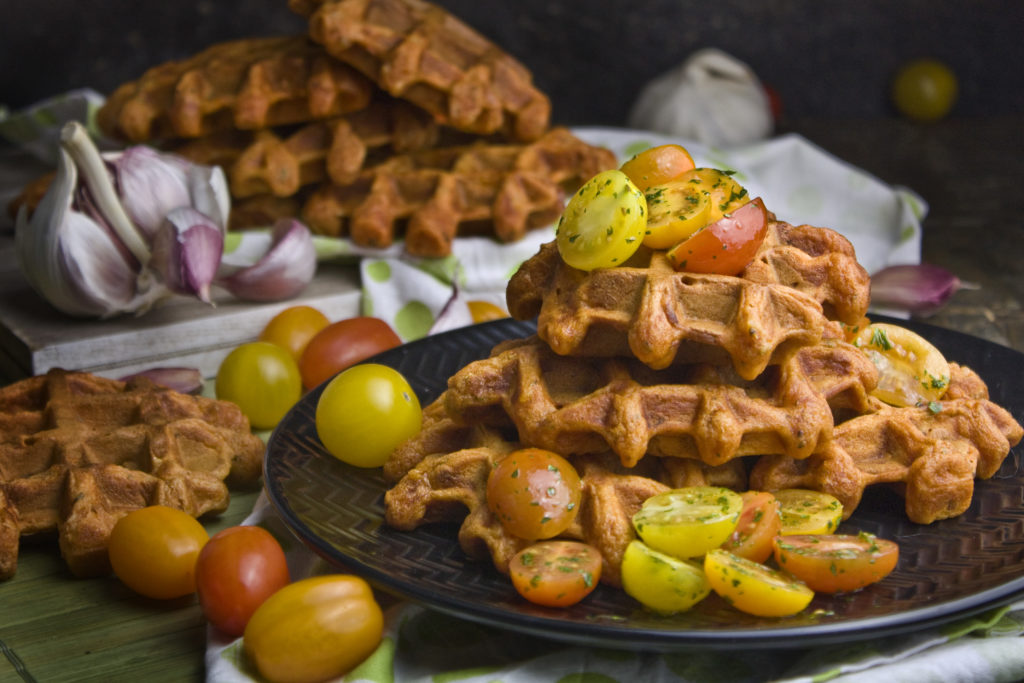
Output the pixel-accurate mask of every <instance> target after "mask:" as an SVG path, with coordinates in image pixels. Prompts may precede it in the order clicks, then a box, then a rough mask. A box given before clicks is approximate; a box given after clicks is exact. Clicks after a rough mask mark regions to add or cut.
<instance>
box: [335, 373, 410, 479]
mask: <svg viewBox="0 0 1024 683" xmlns="http://www.w3.org/2000/svg"><path fill="white" fill-rule="evenodd" d="M422 419H423V410H422V408H421V407H420V400H419V397H417V396H416V392H414V391H413V390H412V387H411V386H409V382H408V380H406V379H405V377H403V376H402V373H400V372H398V371H397V370H395V369H394V368H389V367H387V366H386V365H380V364H377V363H363V364H360V365H354V366H352V367H351V368H349V369H347V370H342V371H341V372H340V373H339V374H338V376H337V377H335V378H334V379H332V380H331V381H330V383H329V384H328V385H327V386H326V387H324V391H323V393H322V394H320V399H319V400H318V401H317V404H316V415H315V423H316V433H317V436H319V437H320V441H321V442H322V443H323V445H324V448H326V449H327V452H329V453H330V454H331V455H333V456H334V457H336V458H337V459H338V460H341V461H342V462H346V463H348V464H349V465H354V466H355V467H380V466H381V465H383V464H384V462H385V461H386V460H387V459H388V456H390V455H391V452H392V451H393V450H395V448H396V447H397V446H398V444H400V443H402V442H403V441H405V440H406V439H409V438H411V437H413V436H415V435H416V434H417V433H418V432H419V430H420V426H421V425H422Z"/></svg>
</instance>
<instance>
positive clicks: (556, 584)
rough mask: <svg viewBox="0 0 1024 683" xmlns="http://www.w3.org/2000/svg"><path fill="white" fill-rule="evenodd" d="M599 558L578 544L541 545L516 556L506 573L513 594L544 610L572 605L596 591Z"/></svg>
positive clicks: (599, 573) (548, 543)
mask: <svg viewBox="0 0 1024 683" xmlns="http://www.w3.org/2000/svg"><path fill="white" fill-rule="evenodd" d="M601 562H602V560H601V554H600V553H599V552H597V549H596V548H594V547H593V546H589V545H587V544H586V543H580V542H579V541H542V542H540V543H535V544H533V545H531V546H529V547H527V548H524V549H523V550H521V551H519V552H518V553H516V555H515V556H514V557H513V558H512V561H511V562H509V565H508V573H509V576H510V577H511V579H512V585H513V586H514V587H515V589H516V591H518V592H519V594H520V595H522V596H523V597H524V598H526V599H527V600H529V601H530V602H532V603H535V604H538V605H544V606H546V607H568V606H569V605H575V604H576V603H577V602H579V601H580V600H582V599H583V598H585V597H587V596H588V595H590V593H591V592H592V591H593V590H594V589H595V588H597V584H598V582H599V581H600V580H601Z"/></svg>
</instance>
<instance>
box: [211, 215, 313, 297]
mask: <svg viewBox="0 0 1024 683" xmlns="http://www.w3.org/2000/svg"><path fill="white" fill-rule="evenodd" d="M316 264H317V261H316V247H315V246H314V244H313V236H312V234H311V233H310V231H309V228H307V227H306V226H305V225H304V224H303V223H301V222H300V221H297V220H295V219H292V218H282V219H280V220H278V221H277V223H275V224H274V227H273V229H272V230H271V233H270V244H269V248H268V249H267V251H266V252H265V253H264V254H263V256H262V257H261V258H260V260H259V261H258V262H256V263H255V264H253V265H251V266H247V267H243V268H240V269H238V270H235V271H234V272H229V268H228V267H224V268H223V270H222V274H221V277H219V278H218V280H217V284H218V285H220V286H222V287H224V288H225V289H226V290H228V291H229V292H231V293H232V294H234V295H235V296H237V297H238V298H240V299H246V300H248V301H281V300H284V299H290V298H292V297H294V296H296V295H297V294H298V293H299V292H301V291H302V290H303V289H305V288H306V286H307V285H308V284H309V283H310V282H312V280H313V276H314V275H316Z"/></svg>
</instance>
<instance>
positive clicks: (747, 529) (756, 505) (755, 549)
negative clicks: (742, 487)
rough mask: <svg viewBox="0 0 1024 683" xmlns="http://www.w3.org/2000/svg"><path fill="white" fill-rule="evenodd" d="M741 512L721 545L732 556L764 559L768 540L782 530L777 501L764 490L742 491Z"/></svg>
mask: <svg viewBox="0 0 1024 683" xmlns="http://www.w3.org/2000/svg"><path fill="white" fill-rule="evenodd" d="M740 497H741V498H742V499H743V511H742V512H740V519H739V521H738V522H737V523H736V530H735V531H734V532H732V535H731V536H729V540H727V541H726V542H725V543H723V544H722V549H723V550H728V551H729V552H731V553H732V554H733V555H737V556H739V557H743V558H746V559H748V560H753V561H754V562H764V561H765V560H767V559H768V558H769V557H771V556H772V541H773V540H774V539H775V537H776V536H778V535H779V531H780V530H781V529H782V515H781V514H780V512H779V501H777V500H776V499H775V496H773V495H772V494H770V493H768V492H767V491H744V492H743V493H741V494H740Z"/></svg>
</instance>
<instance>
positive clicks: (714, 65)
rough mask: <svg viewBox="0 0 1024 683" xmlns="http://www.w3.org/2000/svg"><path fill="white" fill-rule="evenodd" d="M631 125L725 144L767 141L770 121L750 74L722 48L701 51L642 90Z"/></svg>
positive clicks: (761, 92) (765, 100) (768, 109)
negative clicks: (764, 139) (765, 139)
mask: <svg viewBox="0 0 1024 683" xmlns="http://www.w3.org/2000/svg"><path fill="white" fill-rule="evenodd" d="M629 125H630V126H632V127H633V128H638V129H643V130H649V131H653V132H656V133H665V134H668V135H678V136H681V137H684V138H688V139H690V140H696V141H697V142H702V143H704V144H707V145H725V146H728V145H739V144H744V143H748V142H754V141H756V140H760V139H763V138H765V137H767V136H768V135H769V134H770V133H771V131H772V126H773V119H772V113H771V107H770V105H769V102H768V96H767V94H766V93H765V91H764V88H763V87H762V86H761V83H760V81H759V80H758V78H757V76H756V75H755V74H754V72H753V70H752V69H751V68H750V67H748V66H747V65H746V64H744V63H743V62H741V61H739V60H738V59H736V58H735V57H732V56H730V55H728V54H726V53H725V52H722V51H721V50H716V49H705V50H699V51H697V52H695V53H694V54H693V55H692V56H690V58H689V59H687V60H686V61H685V62H683V63H682V64H680V65H679V66H678V67H676V68H674V69H672V70H671V71H668V72H667V73H664V74H662V75H661V76H658V77H656V78H654V79H653V80H651V82H650V83H648V84H647V85H646V86H644V88H643V89H642V90H641V92H640V96H639V97H638V98H637V101H636V102H635V103H634V105H633V108H632V110H631V111H630V114H629Z"/></svg>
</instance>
